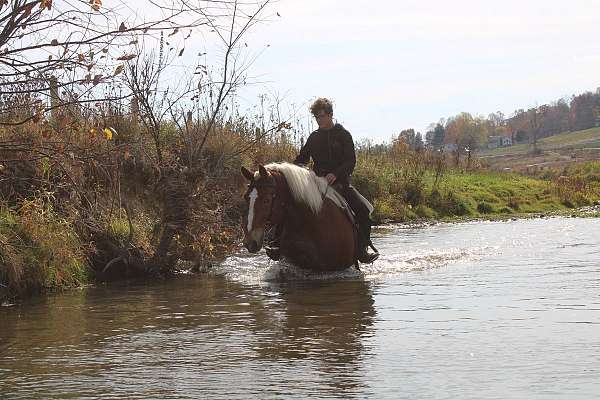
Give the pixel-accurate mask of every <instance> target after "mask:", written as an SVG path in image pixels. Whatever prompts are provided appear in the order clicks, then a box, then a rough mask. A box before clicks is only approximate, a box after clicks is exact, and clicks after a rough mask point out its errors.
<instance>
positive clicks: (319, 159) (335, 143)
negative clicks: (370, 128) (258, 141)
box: [294, 124, 356, 184]
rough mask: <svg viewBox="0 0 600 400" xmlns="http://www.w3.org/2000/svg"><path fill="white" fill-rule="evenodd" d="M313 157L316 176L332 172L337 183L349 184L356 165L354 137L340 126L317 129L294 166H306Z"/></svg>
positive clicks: (301, 150) (307, 141)
mask: <svg viewBox="0 0 600 400" xmlns="http://www.w3.org/2000/svg"><path fill="white" fill-rule="evenodd" d="M311 157H312V159H313V162H314V171H315V174H317V175H318V176H325V175H327V174H328V173H330V172H331V173H332V174H334V175H335V177H336V182H338V183H342V184H348V183H349V179H350V174H352V171H354V165H355V164H356V152H355V150H354V142H353V141H352V135H350V132H348V131H347V130H346V129H344V127H343V126H342V125H340V124H335V126H334V127H333V128H331V129H328V130H324V129H317V130H316V131H314V132H313V133H311V134H310V136H309V137H308V140H306V143H305V144H304V146H303V147H302V149H300V154H298V157H296V159H295V160H294V164H302V165H306V164H308V162H309V161H310V158H311Z"/></svg>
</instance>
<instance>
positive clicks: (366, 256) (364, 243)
mask: <svg viewBox="0 0 600 400" xmlns="http://www.w3.org/2000/svg"><path fill="white" fill-rule="evenodd" d="M343 195H344V198H345V199H346V201H347V202H348V204H349V205H350V208H352V211H354V214H355V215H356V220H357V221H356V222H358V259H359V261H360V262H362V263H372V262H373V261H375V260H376V259H377V257H379V253H370V252H369V245H370V244H371V224H372V223H373V221H371V218H370V217H369V209H368V208H367V206H366V205H365V204H364V203H363V202H362V201H361V200H360V198H359V197H358V192H357V190H356V189H355V188H354V187H352V186H350V185H348V186H347V187H346V188H345V190H344V192H343Z"/></svg>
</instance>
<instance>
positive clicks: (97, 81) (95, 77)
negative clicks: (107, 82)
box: [92, 74, 102, 86]
mask: <svg viewBox="0 0 600 400" xmlns="http://www.w3.org/2000/svg"><path fill="white" fill-rule="evenodd" d="M101 79H102V74H98V75H94V80H93V81H92V83H93V84H94V86H96V85H97V84H99V83H100V80H101Z"/></svg>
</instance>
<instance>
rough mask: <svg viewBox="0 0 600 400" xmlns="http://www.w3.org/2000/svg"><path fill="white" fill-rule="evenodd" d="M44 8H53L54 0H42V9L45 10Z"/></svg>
mask: <svg viewBox="0 0 600 400" xmlns="http://www.w3.org/2000/svg"><path fill="white" fill-rule="evenodd" d="M44 8H47V9H48V10H50V9H51V8H52V0H42V1H41V2H40V9H42V10H43V9H44Z"/></svg>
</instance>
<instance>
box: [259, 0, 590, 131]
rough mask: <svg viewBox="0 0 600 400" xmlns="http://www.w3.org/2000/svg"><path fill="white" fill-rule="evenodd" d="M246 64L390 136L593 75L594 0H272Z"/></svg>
mask: <svg viewBox="0 0 600 400" xmlns="http://www.w3.org/2000/svg"><path fill="white" fill-rule="evenodd" d="M272 10H276V11H277V12H279V14H280V15H281V17H280V18H279V17H278V18H275V19H273V20H272V22H267V23H264V24H261V25H257V26H256V27H254V28H253V31H252V33H251V34H250V35H249V37H248V38H247V39H248V45H249V47H251V48H257V49H260V48H261V46H264V44H265V43H267V44H269V45H270V46H269V47H268V48H267V49H266V51H264V52H262V53H261V54H260V56H259V58H258V59H257V61H256V62H255V63H254V64H253V66H252V69H251V73H253V74H255V75H256V76H257V77H258V78H260V80H261V81H263V82H265V83H264V85H265V88H266V90H267V91H270V92H275V93H279V94H280V95H283V97H284V98H285V99H286V100H289V101H290V102H293V103H294V104H296V105H298V106H302V105H304V108H307V107H308V106H309V105H310V102H311V100H313V99H314V98H316V97H319V96H324V97H328V98H330V99H332V100H334V106H335V108H334V116H335V117H336V119H337V120H338V121H339V122H340V123H342V124H343V125H344V126H345V127H346V128H347V129H348V130H349V131H350V132H351V133H352V134H353V136H354V137H355V138H358V139H361V138H369V139H371V140H373V141H374V142H383V141H389V140H390V139H391V137H392V135H394V134H398V133H399V132H400V131H401V130H402V129H407V128H414V129H415V130H417V131H421V132H423V133H424V132H425V131H426V129H427V126H428V125H429V124H431V123H434V122H437V121H438V120H439V119H440V118H447V117H449V116H453V115H456V114H458V113H460V112H463V111H466V112H470V113H472V114H480V115H484V116H487V115H488V114H489V113H492V112H496V111H502V112H503V113H504V114H505V115H507V116H508V115H510V114H511V113H512V112H513V111H515V110H516V109H518V108H525V109H526V108H529V107H534V106H536V105H541V104H545V103H549V102H551V101H555V100H557V99H559V98H561V97H564V96H571V95H573V94H579V93H581V92H584V91H587V90H596V88H598V87H600V40H599V38H600V23H599V21H600V1H597V0H588V1H584V0H570V1H564V0H562V1H555V0H544V1H538V0H534V1H523V0H516V1H514V0H503V1H464V0H455V1H431V0H419V1H412V0H396V1H389V0H380V1H372V2H368V1H358V0H330V1H326V0H302V1H300V0H281V1H279V2H277V3H274V4H273V6H272Z"/></svg>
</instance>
